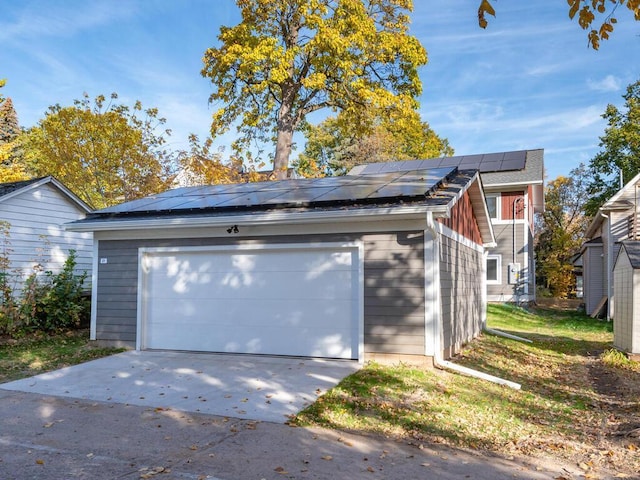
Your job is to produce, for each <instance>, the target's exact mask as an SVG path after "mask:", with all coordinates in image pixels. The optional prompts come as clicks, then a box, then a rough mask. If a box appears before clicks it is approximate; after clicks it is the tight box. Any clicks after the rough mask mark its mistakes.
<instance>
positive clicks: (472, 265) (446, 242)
mask: <svg viewBox="0 0 640 480" xmlns="http://www.w3.org/2000/svg"><path fill="white" fill-rule="evenodd" d="M440 238H441V244H440V282H441V289H440V296H441V301H442V312H441V314H442V322H443V329H442V336H443V338H442V340H443V343H442V345H443V349H444V352H443V354H444V356H445V358H448V357H450V356H452V355H454V354H456V353H458V352H459V351H460V349H461V347H462V345H464V344H465V343H467V342H469V341H471V340H472V339H473V338H475V337H476V336H478V335H479V334H480V332H481V330H482V318H483V307H484V305H483V300H482V297H483V292H482V288H483V287H482V281H481V278H482V275H483V272H484V268H483V254H482V253H481V252H479V251H477V250H474V249H472V248H470V247H468V246H466V245H463V244H461V243H458V242H456V241H454V240H453V239H451V238H448V237H444V236H441V237H440Z"/></svg>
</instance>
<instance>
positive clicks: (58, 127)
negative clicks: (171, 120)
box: [20, 93, 172, 208]
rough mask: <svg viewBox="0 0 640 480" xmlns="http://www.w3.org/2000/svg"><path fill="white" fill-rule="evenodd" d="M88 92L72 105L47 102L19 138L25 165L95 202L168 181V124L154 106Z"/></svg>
mask: <svg viewBox="0 0 640 480" xmlns="http://www.w3.org/2000/svg"><path fill="white" fill-rule="evenodd" d="M117 98H118V96H117V94H115V93H113V94H111V101H109V102H107V101H106V99H105V97H104V96H103V95H99V96H97V97H96V98H95V100H94V101H93V102H92V101H91V100H90V99H89V96H88V95H87V94H84V96H83V98H82V99H81V100H76V101H75V102H74V105H73V106H71V107H61V106H60V105H54V106H52V107H49V110H48V111H47V113H46V115H45V117H44V118H43V119H42V120H40V121H39V122H38V125H36V126H35V127H33V128H31V129H30V130H28V131H27V132H26V133H25V134H24V137H23V138H21V140H20V141H21V143H22V144H23V147H24V149H25V158H24V162H25V165H26V169H27V171H28V172H29V173H30V174H32V175H34V176H40V175H54V176H56V177H57V178H58V179H59V180H61V181H62V182H63V183H64V184H65V185H67V186H68V187H69V188H70V189H71V190H73V191H74V192H75V193H76V194H77V195H78V196H79V197H80V198H82V199H83V200H84V201H85V202H87V203H88V204H90V205H92V206H93V207H95V208H103V207H107V206H110V205H113V204H116V203H119V202H122V201H128V200H134V199H136V198H140V197H144V196H146V195H150V194H152V193H157V192H160V191H163V190H165V189H166V188H167V186H168V185H169V182H170V179H171V176H170V173H171V172H170V170H171V168H172V164H171V157H170V155H169V154H168V153H167V152H166V151H165V150H163V144H164V143H165V138H164V136H165V135H168V134H170V132H169V131H168V130H161V128H162V125H163V124H164V123H165V120H164V119H163V118H160V117H158V111H157V109H155V108H149V109H146V110H144V109H143V108H142V104H141V103H140V102H136V103H135V105H134V106H133V108H129V107H128V106H126V105H122V104H118V103H115V101H116V100H117Z"/></svg>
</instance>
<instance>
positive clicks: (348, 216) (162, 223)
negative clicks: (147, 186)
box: [64, 205, 449, 232]
mask: <svg viewBox="0 0 640 480" xmlns="http://www.w3.org/2000/svg"><path fill="white" fill-rule="evenodd" d="M427 211H429V212H432V213H435V214H436V215H438V216H446V215H447V214H448V213H449V212H448V207H447V206H446V205H438V206H427V205H420V206H404V207H402V208H367V209H359V210H358V209H354V210H329V211H307V212H294V213H292V212H291V211H284V210H283V211H275V212H260V213H254V214H247V213H243V214H239V215H233V214H231V215H198V216H189V215H180V214H178V213H177V214H176V216H172V217H160V218H159V217H155V218H136V219H129V220H127V219H113V218H109V217H108V216H105V218H104V219H95V220H76V221H74V222H70V223H66V224H64V228H65V230H67V231H71V232H100V231H114V230H139V229H162V230H167V229H176V228H184V227H219V226H225V225H228V224H229V223H230V222H231V223H235V224H238V226H239V227H240V226H243V225H254V226H255V225H282V224H288V223H291V221H292V219H295V222H296V223H298V224H311V223H323V222H327V221H328V220H330V221H334V222H357V221H366V220H368V219H372V218H373V219H379V218H380V216H385V217H389V216H392V217H397V218H403V217H404V218H407V217H415V218H420V219H422V218H424V217H423V215H424V213H425V212H427Z"/></svg>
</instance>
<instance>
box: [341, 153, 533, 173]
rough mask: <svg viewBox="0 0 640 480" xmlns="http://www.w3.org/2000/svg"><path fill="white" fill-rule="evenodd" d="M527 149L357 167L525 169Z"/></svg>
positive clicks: (367, 170)
mask: <svg viewBox="0 0 640 480" xmlns="http://www.w3.org/2000/svg"><path fill="white" fill-rule="evenodd" d="M526 158H527V151H526V150H520V151H515V152H501V153H487V154H483V155H461V156H457V157H442V158H431V159H428V160H407V161H403V162H388V163H370V164H368V165H361V166H358V167H355V168H354V169H353V170H352V171H353V172H355V174H357V175H363V174H365V175H366V174H372V173H383V172H402V171H407V170H418V169H425V168H444V167H459V168H460V169H461V170H464V169H475V170H480V173H489V172H507V171H516V170H524V167H525V162H526Z"/></svg>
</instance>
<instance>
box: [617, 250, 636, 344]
mask: <svg viewBox="0 0 640 480" xmlns="http://www.w3.org/2000/svg"><path fill="white" fill-rule="evenodd" d="M613 275H614V277H615V282H616V296H615V299H614V302H615V310H616V319H615V321H614V322H613V343H614V345H615V346H616V348H619V349H620V350H623V351H625V352H630V351H631V348H632V339H633V323H634V320H635V318H634V317H635V316H636V315H638V314H640V311H639V310H637V309H635V308H634V306H635V303H636V302H637V301H638V300H639V299H638V297H640V292H635V291H634V288H633V275H634V271H633V268H632V267H631V263H630V262H629V258H628V257H627V255H626V254H625V253H624V252H623V253H622V254H621V255H620V257H619V258H618V261H617V263H616V266H615V268H614V272H613Z"/></svg>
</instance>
